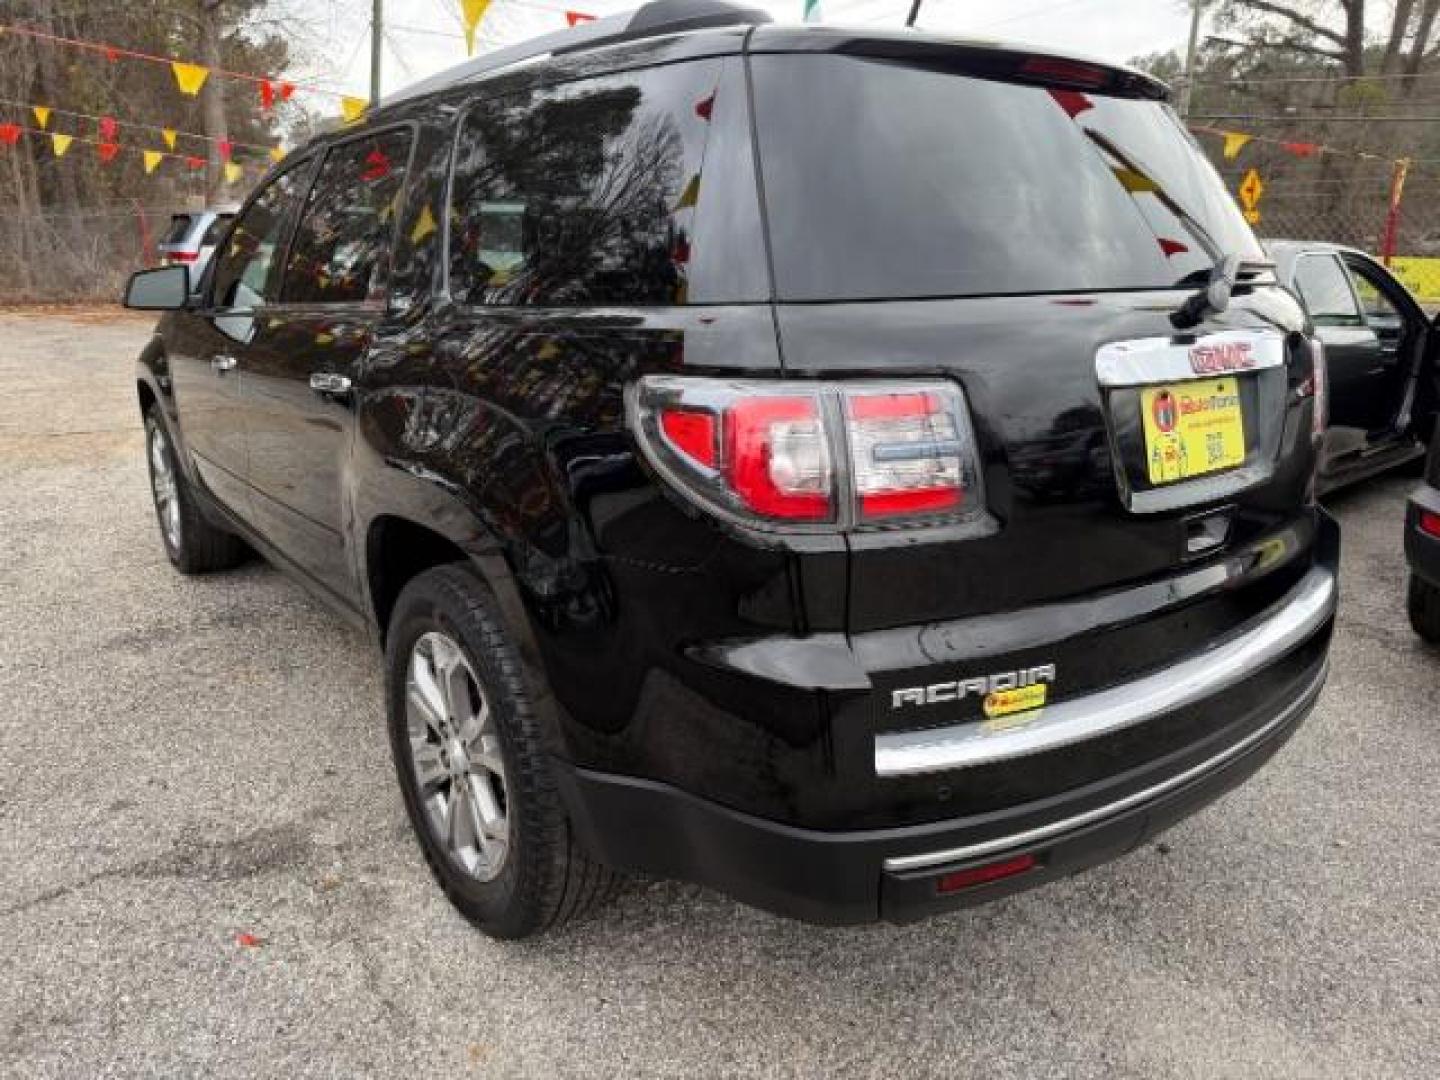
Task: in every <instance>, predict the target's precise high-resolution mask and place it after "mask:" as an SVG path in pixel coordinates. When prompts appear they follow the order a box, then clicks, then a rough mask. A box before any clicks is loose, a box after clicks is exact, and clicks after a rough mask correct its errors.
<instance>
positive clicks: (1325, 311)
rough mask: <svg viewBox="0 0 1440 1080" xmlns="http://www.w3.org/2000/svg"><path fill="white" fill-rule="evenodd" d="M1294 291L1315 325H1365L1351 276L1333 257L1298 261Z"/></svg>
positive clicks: (1316, 256) (1315, 256)
mask: <svg viewBox="0 0 1440 1080" xmlns="http://www.w3.org/2000/svg"><path fill="white" fill-rule="evenodd" d="M1295 289H1296V291H1297V292H1299V293H1300V298H1301V299H1302V300H1304V301H1305V306H1306V307H1307V308H1308V309H1309V310H1310V318H1311V319H1312V320H1314V322H1315V325H1316V326H1360V325H1361V324H1362V323H1363V322H1364V319H1363V318H1361V315H1360V305H1359V304H1358V303H1357V302H1356V300H1355V290H1353V289H1352V288H1351V287H1350V277H1349V275H1348V274H1346V273H1345V268H1344V267H1342V266H1341V265H1340V260H1339V259H1337V258H1336V257H1335V256H1334V255H1302V256H1300V258H1298V259H1296V260H1295Z"/></svg>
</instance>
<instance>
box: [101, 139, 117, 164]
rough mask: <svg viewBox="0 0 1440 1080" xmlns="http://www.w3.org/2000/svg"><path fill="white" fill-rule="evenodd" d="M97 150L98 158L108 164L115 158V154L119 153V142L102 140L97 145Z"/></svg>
mask: <svg viewBox="0 0 1440 1080" xmlns="http://www.w3.org/2000/svg"><path fill="white" fill-rule="evenodd" d="M99 151H100V160H101V161H103V162H105V164H107V165H108V164H110V162H112V161H114V160H115V155H116V154H118V153H120V144H119V143H113V142H103V143H101V144H100V146H99Z"/></svg>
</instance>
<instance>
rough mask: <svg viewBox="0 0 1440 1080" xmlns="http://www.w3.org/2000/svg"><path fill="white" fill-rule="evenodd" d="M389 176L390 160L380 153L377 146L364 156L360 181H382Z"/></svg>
mask: <svg viewBox="0 0 1440 1080" xmlns="http://www.w3.org/2000/svg"><path fill="white" fill-rule="evenodd" d="M389 175H390V159H389V158H388V157H386V156H385V155H384V153H382V152H381V150H380V148H379V147H378V146H377V147H376V148H375V149H374V150H371V151H370V153H369V154H367V155H366V156H365V171H364V172H363V173H361V174H360V179H361V180H369V181H375V180H383V179H384V178H385V177H387V176H389Z"/></svg>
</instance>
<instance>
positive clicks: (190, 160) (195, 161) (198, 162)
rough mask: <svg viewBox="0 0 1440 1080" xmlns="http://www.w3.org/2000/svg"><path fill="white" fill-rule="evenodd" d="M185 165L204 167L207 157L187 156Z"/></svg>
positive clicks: (188, 166)
mask: <svg viewBox="0 0 1440 1080" xmlns="http://www.w3.org/2000/svg"><path fill="white" fill-rule="evenodd" d="M185 167H186V168H189V169H203V168H204V167H205V159H204V158H203V157H187V158H186V159H185Z"/></svg>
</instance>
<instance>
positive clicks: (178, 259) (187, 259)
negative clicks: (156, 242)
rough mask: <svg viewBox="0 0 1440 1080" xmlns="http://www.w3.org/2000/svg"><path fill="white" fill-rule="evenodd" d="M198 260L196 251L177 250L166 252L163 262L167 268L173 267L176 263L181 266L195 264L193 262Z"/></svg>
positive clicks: (198, 253) (198, 255) (198, 254)
mask: <svg viewBox="0 0 1440 1080" xmlns="http://www.w3.org/2000/svg"><path fill="white" fill-rule="evenodd" d="M199 258H200V252H198V251H179V250H176V251H167V252H165V262H166V264H167V265H169V266H174V265H175V264H176V263H181V264H188V263H193V262H195V261H196V260H197V259H199Z"/></svg>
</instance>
